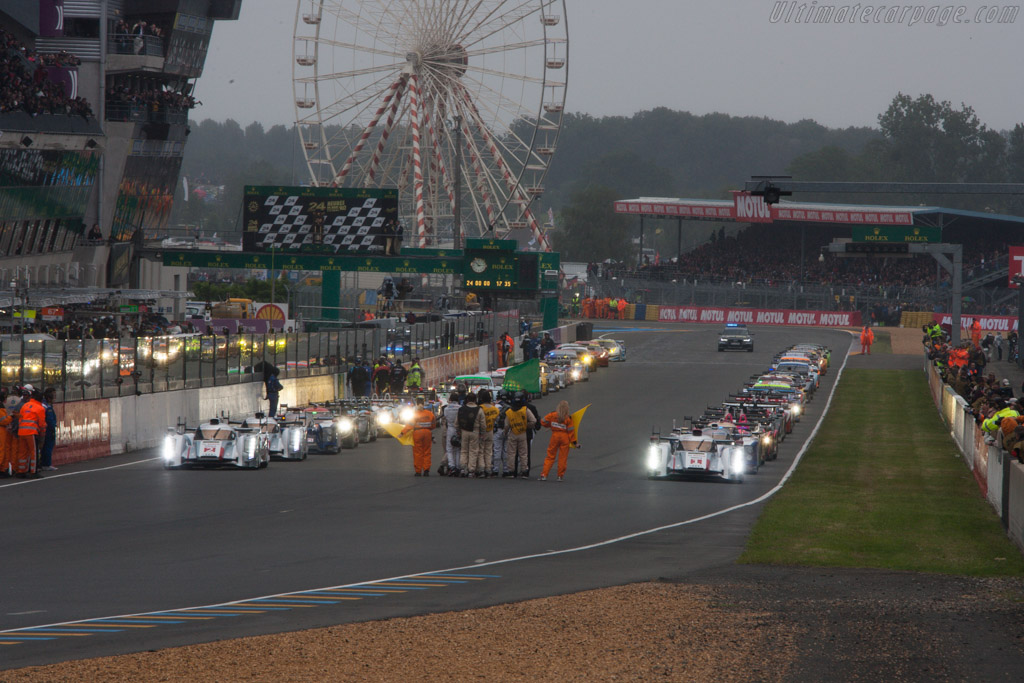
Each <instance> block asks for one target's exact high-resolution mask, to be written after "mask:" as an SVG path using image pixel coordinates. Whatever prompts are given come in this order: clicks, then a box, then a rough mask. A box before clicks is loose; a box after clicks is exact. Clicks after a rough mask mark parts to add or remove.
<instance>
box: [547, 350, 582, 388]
mask: <svg viewBox="0 0 1024 683" xmlns="http://www.w3.org/2000/svg"><path fill="white" fill-rule="evenodd" d="M544 362H545V363H547V364H548V366H549V367H552V368H559V369H561V370H562V371H563V372H564V373H565V375H566V378H567V379H568V381H569V383H575V382H586V381H588V380H589V379H590V368H588V367H587V365H586V364H585V363H584V362H583V361H581V360H580V357H579V353H578V352H577V351H576V350H575V349H555V350H554V351H549V352H548V355H547V357H546V358H545V359H544Z"/></svg>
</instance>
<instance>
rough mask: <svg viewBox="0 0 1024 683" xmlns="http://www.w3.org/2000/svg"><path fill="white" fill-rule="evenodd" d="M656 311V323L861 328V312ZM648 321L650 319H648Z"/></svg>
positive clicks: (694, 308) (700, 308) (687, 308)
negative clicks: (657, 321)
mask: <svg viewBox="0 0 1024 683" xmlns="http://www.w3.org/2000/svg"><path fill="white" fill-rule="evenodd" d="M647 308H648V310H650V309H651V308H657V309H658V320H660V321H662V322H681V323H722V324H725V323H744V324H748V325H796V326H801V327H810V326H813V327H860V325H861V314H860V311H845V312H843V311H796V310H788V309H763V308H717V307H707V306H658V307H652V306H648V307H647ZM648 319H649V318H648Z"/></svg>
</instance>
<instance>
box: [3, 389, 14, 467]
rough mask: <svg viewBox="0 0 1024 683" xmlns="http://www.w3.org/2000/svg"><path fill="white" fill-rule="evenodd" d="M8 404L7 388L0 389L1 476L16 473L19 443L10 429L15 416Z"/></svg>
mask: <svg viewBox="0 0 1024 683" xmlns="http://www.w3.org/2000/svg"><path fill="white" fill-rule="evenodd" d="M6 405H7V390H6V389H0V477H7V476H10V475H12V474H14V459H15V458H14V451H15V446H16V443H17V442H16V441H15V439H14V436H13V435H12V434H11V430H10V425H11V421H12V420H13V419H14V418H13V417H12V415H11V413H10V412H9V411H8V410H7V409H6Z"/></svg>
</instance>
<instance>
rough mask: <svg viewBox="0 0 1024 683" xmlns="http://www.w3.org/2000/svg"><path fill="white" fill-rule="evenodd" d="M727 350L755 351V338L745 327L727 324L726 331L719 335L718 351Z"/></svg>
mask: <svg viewBox="0 0 1024 683" xmlns="http://www.w3.org/2000/svg"><path fill="white" fill-rule="evenodd" d="M726 349H739V350H741V351H743V350H746V351H753V350H754V337H753V336H752V335H751V333H750V331H749V330H747V327H746V326H745V325H741V324H739V323H726V325H725V329H724V330H722V331H721V332H720V333H719V335H718V350H719V351H725V350H726Z"/></svg>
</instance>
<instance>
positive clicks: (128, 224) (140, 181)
mask: <svg viewBox="0 0 1024 683" xmlns="http://www.w3.org/2000/svg"><path fill="white" fill-rule="evenodd" d="M180 170H181V157H142V156H130V157H128V159H127V160H126V161H125V167H124V175H123V176H122V177H121V185H120V187H119V188H118V192H117V203H116V204H115V205H114V223H113V226H112V227H111V230H110V238H111V239H112V240H114V241H115V242H127V241H128V240H130V239H131V238H132V235H133V234H134V233H135V231H136V230H142V231H143V234H145V235H147V236H155V235H159V234H160V233H161V232H162V231H163V230H165V229H166V228H167V221H168V219H169V218H170V216H171V205H172V204H173V202H174V188H175V187H176V186H177V184H178V173H179V171H180Z"/></svg>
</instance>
